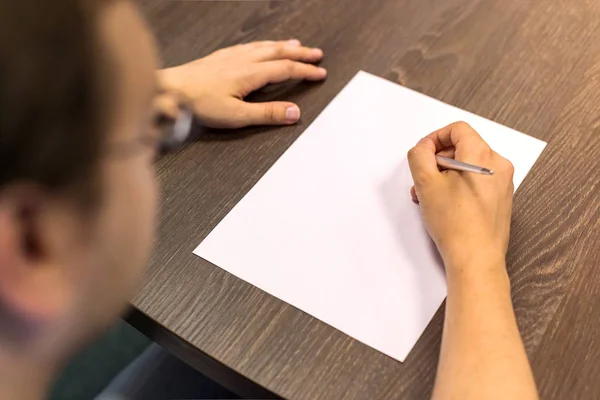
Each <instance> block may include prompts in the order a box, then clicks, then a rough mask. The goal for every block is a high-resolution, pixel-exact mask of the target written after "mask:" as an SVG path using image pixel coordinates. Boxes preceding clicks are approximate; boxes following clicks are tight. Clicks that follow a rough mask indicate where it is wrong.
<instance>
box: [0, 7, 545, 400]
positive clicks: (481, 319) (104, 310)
mask: <svg viewBox="0 0 600 400" xmlns="http://www.w3.org/2000/svg"><path fill="white" fill-rule="evenodd" d="M0 30H1V32H0V57H2V60H1V62H0V76H1V79H2V84H1V85H0V399H24V400H27V399H41V398H43V397H44V395H45V393H46V392H47V390H48V387H49V385H50V384H51V382H52V380H53V379H54V378H55V376H56V375H57V373H58V372H59V371H60V369H61V367H62V366H63V365H64V363H65V362H66V361H67V360H68V358H69V356H70V355H71V354H73V352H75V351H76V350H78V349H79V348H80V347H81V346H82V345H83V344H84V343H86V342H88V341H89V340H90V339H91V338H93V337H94V336H95V335H97V334H98V333H99V332H101V331H102V330H103V329H105V328H106V327H107V326H108V325H109V324H111V323H112V322H113V321H114V319H115V318H116V317H117V316H118V315H119V313H120V312H121V311H122V310H123V307H124V306H125V305H126V303H127V299H128V298H129V297H130V296H131V295H132V293H133V291H134V290H135V287H136V284H137V282H138V280H139V276H140V272H141V270H142V268H143V267H144V265H145V264H146V262H147V257H148V254H149V251H150V245H151V242H152V238H153V234H154V223H155V221H154V214H155V212H156V209H157V201H158V199H157V197H158V196H157V188H156V179H155V171H154V168H153V166H152V162H153V160H154V159H155V157H156V152H157V149H158V147H159V146H160V145H161V144H169V143H166V142H165V140H163V139H165V137H162V136H160V134H159V132H161V131H160V130H159V129H157V126H156V122H157V121H159V120H161V118H157V115H156V112H155V111H154V107H153V106H154V105H156V104H161V105H162V107H164V109H165V110H166V112H167V114H168V113H170V112H172V113H177V112H178V108H177V107H173V105H182V104H185V105H186V107H188V108H190V109H191V110H192V111H193V112H195V113H196V114H197V116H198V118H200V119H201V120H202V121H203V122H204V123H205V124H206V125H208V126H213V127H242V126H246V125H251V124H293V123H295V122H296V121H298V119H299V117H300V110H299V109H298V107H297V106H296V105H294V104H292V103H286V102H276V103H268V104H249V103H245V102H243V100H242V99H243V98H244V96H246V95H247V94H249V93H250V92H252V91H253V90H255V89H258V88H260V87H262V86H264V85H266V84H268V83H275V82H281V81H285V80H287V79H308V80H322V79H324V78H325V76H326V71H325V70H323V69H321V68H318V67H316V66H314V65H311V64H310V63H312V62H315V61H318V60H319V59H320V58H321V57H322V52H321V51H320V50H318V49H310V48H307V47H303V46H301V45H300V43H299V42H297V41H293V40H292V41H287V42H260V43H251V44H245V45H240V46H236V47H233V48H229V49H224V50H220V51H218V52H216V53H214V54H212V55H210V56H208V57H206V58H204V59H201V60H198V61H196V62H193V63H190V64H187V65H184V66H180V67H176V68H172V69H168V70H163V71H160V72H159V73H158V74H157V73H156V72H155V68H156V65H157V61H156V55H155V46H154V44H153V42H152V40H151V38H150V35H149V33H148V30H147V28H146V27H145V25H144V24H143V22H142V20H141V18H140V16H139V14H138V12H137V10H136V8H135V6H134V5H133V3H131V2H130V1H127V0H58V1H53V2H48V1H46V0H20V1H2V2H1V3H0ZM169 139H172V138H169ZM149 144H151V145H150V146H149ZM440 151H443V152H444V153H448V152H450V153H454V156H455V157H456V158H457V159H459V160H461V161H466V162H471V163H474V164H481V165H486V166H489V167H491V168H493V169H494V170H496V171H498V172H497V174H496V175H494V177H493V178H492V179H483V178H482V177H479V176H475V175H473V174H462V173H457V172H454V171H445V172H440V171H439V170H438V168H437V166H436V163H435V154H436V153H437V152H440ZM409 161H410V166H411V170H412V173H413V177H414V180H415V190H413V192H412V195H413V198H414V200H415V201H416V202H418V203H419V204H420V207H421V210H422V212H423V218H424V221H425V223H426V225H427V229H428V231H429V233H430V234H431V236H432V238H433V239H434V240H435V242H436V244H437V246H438V249H439V250H440V253H441V255H442V257H443V259H444V262H445V265H446V268H447V276H448V286H449V293H448V302H447V315H446V325H445V329H444V338H443V344H442V352H441V359H440V366H439V372H438V378H437V381H436V386H435V391H434V397H437V398H461V399H467V398H535V397H536V396H537V395H536V389H535V384H534V382H533V378H532V375H531V371H530V369H529V366H528V362H527V357H526V354H525V351H524V349H523V345H522V342H521V340H520V337H519V333H518V329H517V326H516V322H515V318H514V313H513V309H512V305H511V301H510V287H509V282H508V277H507V274H506V270H505V264H504V258H505V253H506V249H507V245H508V237H509V227H510V214H511V206H512V167H511V165H510V163H508V162H507V161H506V160H504V159H502V158H501V157H500V156H499V155H497V154H496V153H494V152H493V151H491V150H490V149H489V147H488V146H487V145H486V144H485V142H483V141H482V140H481V138H480V137H479V136H478V135H477V133H476V132H474V131H473V130H472V129H471V128H470V127H469V126H467V125H465V124H460V123H459V124H454V125H451V126H449V127H446V128H443V129H442V130H440V131H438V132H435V133H433V134H431V135H430V136H428V137H427V138H425V139H423V140H422V141H421V142H419V143H418V144H417V145H416V146H415V148H414V149H413V150H411V152H410V154H409ZM407 195H408V194H407Z"/></svg>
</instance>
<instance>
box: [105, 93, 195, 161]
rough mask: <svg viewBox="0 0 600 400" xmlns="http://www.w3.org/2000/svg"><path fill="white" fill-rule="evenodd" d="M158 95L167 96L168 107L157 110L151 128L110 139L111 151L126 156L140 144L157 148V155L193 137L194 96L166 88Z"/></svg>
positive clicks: (170, 150) (175, 148) (133, 151)
mask: <svg viewBox="0 0 600 400" xmlns="http://www.w3.org/2000/svg"><path fill="white" fill-rule="evenodd" d="M157 96H158V97H165V98H168V100H169V107H166V108H164V109H157V110H156V111H155V112H154V117H153V119H152V123H151V129H150V132H144V133H143V134H141V135H140V136H138V137H137V138H136V139H133V140H131V141H127V142H116V143H110V144H109V152H110V153H111V154H112V155H115V156H117V157H127V156H129V155H131V154H133V153H135V152H136V151H138V150H139V147H140V146H150V147H153V148H155V149H156V151H157V156H158V155H162V154H165V153H169V152H172V151H175V150H177V149H179V148H180V147H182V146H183V145H184V144H185V143H186V142H187V141H188V140H189V139H190V137H191V132H192V125H193V121H194V112H193V108H192V102H191V100H190V99H188V98H187V97H185V96H184V95H182V94H181V93H178V92H173V91H165V90H161V91H159V92H158V93H157Z"/></svg>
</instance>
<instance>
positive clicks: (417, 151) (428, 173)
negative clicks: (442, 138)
mask: <svg viewBox="0 0 600 400" xmlns="http://www.w3.org/2000/svg"><path fill="white" fill-rule="evenodd" d="M435 153H436V147H435V143H434V142H433V140H431V138H429V137H425V138H423V139H421V140H420V141H419V142H418V143H417V145H416V146H415V147H413V148H412V149H410V151H409V152H408V165H409V167H410V172H411V174H412V177H413V181H414V182H415V186H417V188H418V187H419V186H420V185H422V184H425V183H427V182H430V181H431V180H432V179H435V178H436V177H440V171H439V169H438V166H437V163H436V161H435Z"/></svg>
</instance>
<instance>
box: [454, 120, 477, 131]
mask: <svg viewBox="0 0 600 400" xmlns="http://www.w3.org/2000/svg"><path fill="white" fill-rule="evenodd" d="M453 125H454V127H455V128H457V129H460V130H467V129H469V130H473V128H472V127H471V125H469V124H468V123H466V122H465V121H458V122H455V123H454V124H453Z"/></svg>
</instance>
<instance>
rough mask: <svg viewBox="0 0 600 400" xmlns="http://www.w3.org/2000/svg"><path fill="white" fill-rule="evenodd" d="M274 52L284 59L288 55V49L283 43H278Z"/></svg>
mask: <svg viewBox="0 0 600 400" xmlns="http://www.w3.org/2000/svg"><path fill="white" fill-rule="evenodd" d="M273 51H274V53H275V55H276V56H278V57H283V56H284V55H285V54H286V47H285V45H284V44H283V43H278V44H277V45H276V46H275V48H274V49H273Z"/></svg>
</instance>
